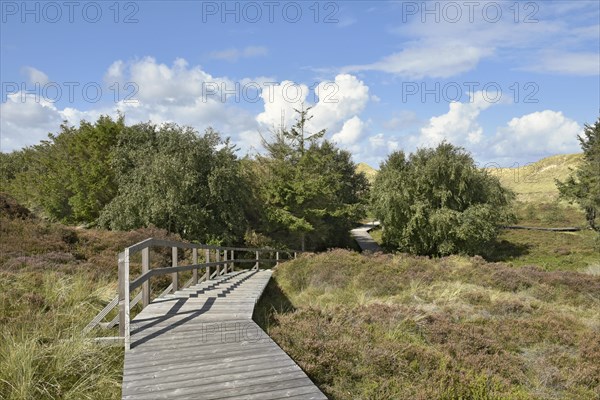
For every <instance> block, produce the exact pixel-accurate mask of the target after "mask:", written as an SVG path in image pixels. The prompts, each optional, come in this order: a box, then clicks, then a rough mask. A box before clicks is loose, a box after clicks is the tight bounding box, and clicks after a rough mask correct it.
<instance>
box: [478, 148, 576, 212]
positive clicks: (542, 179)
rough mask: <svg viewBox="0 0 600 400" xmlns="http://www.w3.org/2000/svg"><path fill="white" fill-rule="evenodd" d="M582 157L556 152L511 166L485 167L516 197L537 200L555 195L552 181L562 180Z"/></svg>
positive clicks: (556, 195)
mask: <svg viewBox="0 0 600 400" xmlns="http://www.w3.org/2000/svg"><path fill="white" fill-rule="evenodd" d="M582 159H583V157H582V154H559V155H556V156H551V157H546V158H544V159H541V160H539V161H537V162H532V163H529V164H525V165H519V166H515V167H514V168H498V167H495V166H492V165H488V170H489V171H490V172H491V173H492V174H494V175H495V176H497V177H498V178H499V179H500V182H501V183H502V185H503V186H505V187H507V188H509V189H512V190H513V191H515V192H516V193H517V200H520V201H523V202H526V203H539V202H547V201H552V200H556V199H557V198H558V189H557V188H556V183H555V182H554V180H555V179H559V180H565V179H566V178H567V177H568V176H569V175H570V174H571V172H572V170H574V169H577V167H578V166H579V163H580V162H581V160H582Z"/></svg>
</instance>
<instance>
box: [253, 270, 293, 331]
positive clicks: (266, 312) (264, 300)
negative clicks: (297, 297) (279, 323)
mask: <svg viewBox="0 0 600 400" xmlns="http://www.w3.org/2000/svg"><path fill="white" fill-rule="evenodd" d="M295 310H296V308H295V307H294V305H293V304H292V302H291V301H290V299H289V298H288V297H287V296H286V295H285V293H283V291H282V290H281V288H280V287H279V285H278V284H277V280H276V279H275V278H271V280H270V281H269V284H268V285H267V287H266V288H265V291H264V293H263V295H262V297H261V298H260V300H259V302H258V303H257V304H256V307H255V308H254V315H253V316H252V319H253V320H254V322H256V323H257V324H258V325H259V326H260V327H261V328H262V329H263V330H264V331H265V332H267V330H268V327H269V326H271V325H274V324H276V321H275V315H277V314H287V313H291V312H294V311H295Z"/></svg>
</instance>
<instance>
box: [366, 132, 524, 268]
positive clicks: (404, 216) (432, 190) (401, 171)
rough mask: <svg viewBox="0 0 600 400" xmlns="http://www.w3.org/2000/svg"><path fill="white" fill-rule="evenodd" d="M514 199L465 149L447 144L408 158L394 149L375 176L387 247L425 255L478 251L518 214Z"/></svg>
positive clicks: (376, 200)
mask: <svg viewBox="0 0 600 400" xmlns="http://www.w3.org/2000/svg"><path fill="white" fill-rule="evenodd" d="M513 198H514V194H512V192H510V191H508V190H506V189H504V188H502V186H501V185H500V182H499V181H498V179H497V178H496V177H493V176H491V175H488V174H487V173H486V172H485V171H483V170H480V169H478V168H477V167H476V166H475V162H474V161H473V159H472V158H471V156H470V155H469V154H468V153H467V152H466V151H465V150H463V149H462V148H459V147H455V146H453V145H451V144H449V143H442V144H440V145H439V146H438V147H437V148H436V149H419V150H418V151H417V152H416V153H414V154H411V155H410V156H408V158H407V157H406V156H405V155H404V153H403V152H395V153H393V154H391V155H390V156H389V158H388V159H387V161H386V162H385V163H383V165H382V166H381V172H380V173H379V175H378V176H377V179H376V180H375V184H374V187H373V194H372V207H373V209H374V213H375V215H376V217H377V218H378V219H379V220H380V221H381V223H382V225H383V227H384V231H383V241H384V243H385V245H387V246H391V247H394V248H398V249H400V250H402V251H406V252H409V253H413V254H420V255H436V256H440V255H446V254H453V253H469V254H474V253H476V252H478V251H480V250H481V248H482V247H483V246H485V245H486V244H487V243H489V242H490V241H492V240H493V239H495V238H496V236H497V235H498V231H499V229H500V227H501V225H502V224H505V223H508V222H511V221H512V220H513V219H514V216H513V215H512V214H511V213H510V211H509V205H510V203H511V201H512V199H513Z"/></svg>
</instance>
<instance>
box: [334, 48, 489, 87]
mask: <svg viewBox="0 0 600 400" xmlns="http://www.w3.org/2000/svg"><path fill="white" fill-rule="evenodd" d="M493 53H494V50H493V49H492V48H486V47H478V46H470V45H468V44H465V42H464V41H455V42H452V41H448V40H443V41H442V40H435V41H429V42H421V41H419V42H413V43H411V44H409V45H408V46H407V47H406V48H405V49H404V50H402V51H400V52H397V53H393V54H391V55H389V56H386V57H384V58H382V59H381V60H380V61H377V62H374V63H372V64H365V65H354V66H348V67H345V68H343V69H342V71H345V72H358V71H382V72H388V73H391V74H396V75H400V76H404V77H407V78H410V79H421V78H425V77H431V78H447V77H450V76H454V75H457V74H460V73H463V72H467V71H470V70H472V69H474V68H475V67H476V66H477V64H478V63H479V62H480V61H481V59H483V58H484V57H488V56H490V55H492V54H493Z"/></svg>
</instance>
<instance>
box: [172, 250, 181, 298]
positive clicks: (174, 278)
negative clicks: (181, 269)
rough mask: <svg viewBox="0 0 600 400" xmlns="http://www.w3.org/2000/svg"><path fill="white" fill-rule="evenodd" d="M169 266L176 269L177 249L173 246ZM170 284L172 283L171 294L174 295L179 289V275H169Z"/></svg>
mask: <svg viewBox="0 0 600 400" xmlns="http://www.w3.org/2000/svg"><path fill="white" fill-rule="evenodd" d="M171 258H172V261H171V266H172V267H173V268H177V247H175V246H173V247H172V250H171ZM171 282H172V283H173V293H175V292H176V291H177V289H179V275H178V273H177V271H175V272H173V273H172V274H171Z"/></svg>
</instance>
